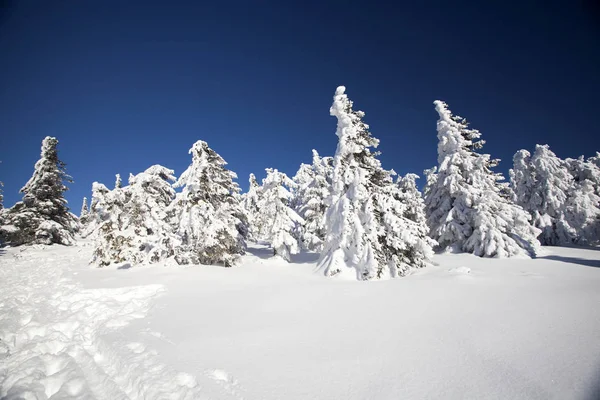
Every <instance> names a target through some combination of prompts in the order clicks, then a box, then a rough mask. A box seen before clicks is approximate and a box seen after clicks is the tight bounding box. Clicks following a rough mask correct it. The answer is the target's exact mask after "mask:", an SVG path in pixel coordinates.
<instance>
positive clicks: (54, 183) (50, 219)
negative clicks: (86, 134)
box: [0, 137, 78, 246]
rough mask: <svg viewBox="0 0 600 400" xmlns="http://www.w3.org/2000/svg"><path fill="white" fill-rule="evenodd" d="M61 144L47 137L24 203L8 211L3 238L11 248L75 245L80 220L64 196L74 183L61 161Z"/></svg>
mask: <svg viewBox="0 0 600 400" xmlns="http://www.w3.org/2000/svg"><path fill="white" fill-rule="evenodd" d="M57 145H58V140H57V139H56V138H53V137H46V138H45V139H44V140H43V142H42V152H41V158H40V160H39V161H38V162H37V163H36V164H35V170H34V173H33V176H32V177H31V179H29V181H28V182H27V183H26V184H25V186H24V187H23V188H22V189H21V191H20V192H21V193H23V194H24V196H23V201H20V202H18V203H17V204H15V205H14V206H13V207H11V208H10V209H8V210H6V212H5V214H4V216H5V220H4V221H3V223H4V225H3V226H2V227H1V228H0V237H2V239H3V240H4V241H6V242H9V243H10V244H11V245H14V246H16V245H21V244H29V243H40V244H53V243H58V244H64V245H70V244H72V243H73V242H74V237H73V234H74V232H75V231H76V230H77V229H78V222H77V217H76V216H74V215H73V214H72V213H70V212H69V207H68V206H67V201H66V200H65V198H64V196H63V195H64V192H66V191H67V190H68V188H67V186H66V185H65V183H69V182H72V179H71V177H70V176H69V175H67V173H66V171H65V163H64V162H62V161H61V160H60V159H59V158H58V151H57V149H56V147H57Z"/></svg>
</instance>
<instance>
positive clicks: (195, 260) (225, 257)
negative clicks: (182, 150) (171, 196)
mask: <svg viewBox="0 0 600 400" xmlns="http://www.w3.org/2000/svg"><path fill="white" fill-rule="evenodd" d="M189 153H190V154H191V155H192V164H191V165H190V166H189V167H188V168H187V169H186V170H185V171H184V172H183V174H181V176H180V177H179V179H178V180H177V182H176V183H175V185H174V186H175V187H182V188H183V189H182V191H181V193H178V194H177V196H176V199H175V201H174V202H173V204H172V206H171V212H172V213H173V217H172V220H173V222H174V225H175V227H176V231H177V232H178V234H179V235H180V236H181V237H182V244H181V246H179V247H178V248H177V252H176V254H175V259H176V260H177V262H178V263H180V264H188V263H191V264H222V265H224V266H226V267H230V266H233V265H235V264H236V263H237V262H238V260H239V258H240V255H241V254H244V249H245V247H246V242H245V239H246V238H245V223H246V222H245V215H244V212H243V210H242V207H241V204H240V195H239V192H240V188H239V186H238V184H237V183H236V182H234V181H233V180H234V179H237V175H236V174H235V173H234V172H232V171H230V170H228V169H227V168H226V167H225V166H226V165H227V163H226V162H225V160H223V158H222V157H221V156H220V155H219V154H217V153H216V152H215V151H214V150H213V149H211V148H210V147H209V146H208V144H207V143H206V142H204V141H202V140H199V141H197V142H196V143H194V145H193V146H192V148H191V149H190V151H189Z"/></svg>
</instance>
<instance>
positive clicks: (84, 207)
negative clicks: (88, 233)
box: [79, 197, 90, 227]
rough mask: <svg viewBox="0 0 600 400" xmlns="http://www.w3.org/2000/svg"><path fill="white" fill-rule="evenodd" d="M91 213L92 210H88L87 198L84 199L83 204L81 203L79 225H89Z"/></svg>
mask: <svg viewBox="0 0 600 400" xmlns="http://www.w3.org/2000/svg"><path fill="white" fill-rule="evenodd" d="M89 213H90V210H89V208H88V203H87V197H84V198H83V202H82V203H81V211H80V212H79V223H80V224H81V226H82V227H83V226H85V225H86V224H87V219H88V215H89Z"/></svg>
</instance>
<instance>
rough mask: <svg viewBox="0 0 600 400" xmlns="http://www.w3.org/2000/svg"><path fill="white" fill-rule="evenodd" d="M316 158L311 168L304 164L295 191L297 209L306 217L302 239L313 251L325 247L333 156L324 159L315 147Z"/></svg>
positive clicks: (301, 234) (304, 245)
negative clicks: (326, 217)
mask: <svg viewBox="0 0 600 400" xmlns="http://www.w3.org/2000/svg"><path fill="white" fill-rule="evenodd" d="M312 154H313V159H312V164H311V165H310V166H308V167H309V168H303V167H304V166H306V164H302V166H303V167H301V168H300V170H299V171H298V174H296V177H298V176H299V175H300V174H301V173H302V175H303V176H302V178H300V179H298V178H296V179H294V182H295V183H296V185H297V187H298V189H297V190H296V191H295V203H296V204H295V210H296V211H297V212H298V214H299V215H300V216H301V217H302V218H303V219H304V221H305V223H304V225H302V226H301V233H300V237H301V241H302V245H303V247H304V248H306V249H308V250H313V251H321V250H322V249H323V240H324V239H325V233H326V232H325V226H324V217H325V211H326V210H327V203H326V201H327V198H328V197H329V193H330V186H331V179H330V176H331V170H332V165H331V164H332V158H331V157H325V158H321V157H320V156H319V153H318V152H317V151H316V150H313V151H312Z"/></svg>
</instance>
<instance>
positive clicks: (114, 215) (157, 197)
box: [92, 165, 178, 266]
mask: <svg viewBox="0 0 600 400" xmlns="http://www.w3.org/2000/svg"><path fill="white" fill-rule="evenodd" d="M173 174H174V172H173V170H171V169H168V168H165V167H163V166H161V165H153V166H152V167H150V168H148V169H147V170H145V171H144V172H142V173H140V174H137V175H131V176H130V179H129V185H128V186H126V187H120V188H115V189H114V190H112V191H111V192H110V193H108V194H107V195H106V196H104V199H103V200H104V205H105V206H107V209H105V210H104V211H105V212H107V213H108V214H109V215H108V216H105V220H104V221H103V222H102V223H101V225H100V226H99V228H98V232H99V233H98V238H97V240H96V249H95V251H94V258H93V260H92V262H93V263H94V264H97V265H99V266H105V265H109V264H111V263H123V262H128V263H131V264H132V265H138V264H149V263H156V262H159V261H162V260H165V259H166V258H168V257H170V256H172V255H173V254H174V248H175V246H176V245H177V243H178V240H177V237H176V236H175V234H174V232H173V229H172V226H171V225H170V224H169V222H168V216H169V215H168V214H167V209H168V206H169V205H170V203H171V201H172V200H173V199H174V197H175V190H174V189H173V187H172V186H171V184H170V182H173V181H174V180H175V176H174V175H173ZM117 199H119V200H120V202H119V203H120V204H119V205H118V206H115V203H117V201H115V200H117ZM111 206H112V207H111Z"/></svg>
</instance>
